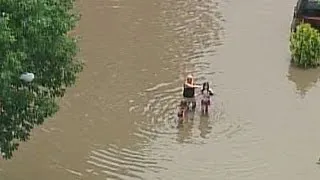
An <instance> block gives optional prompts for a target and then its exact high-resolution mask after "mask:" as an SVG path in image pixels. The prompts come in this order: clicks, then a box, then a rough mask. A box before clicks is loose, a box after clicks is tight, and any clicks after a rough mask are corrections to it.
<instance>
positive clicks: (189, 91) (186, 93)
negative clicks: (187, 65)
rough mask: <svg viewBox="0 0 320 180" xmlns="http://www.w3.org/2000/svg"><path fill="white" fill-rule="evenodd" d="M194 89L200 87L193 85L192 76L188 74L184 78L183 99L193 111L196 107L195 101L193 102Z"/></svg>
mask: <svg viewBox="0 0 320 180" xmlns="http://www.w3.org/2000/svg"><path fill="white" fill-rule="evenodd" d="M196 88H201V86H199V85H195V83H194V78H193V76H192V75H191V74H189V75H188V76H187V78H186V81H185V83H184V84H183V97H184V99H185V100H186V101H187V102H191V103H192V109H195V107H196V100H195V89H196Z"/></svg>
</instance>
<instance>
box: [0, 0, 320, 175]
mask: <svg viewBox="0 0 320 180" xmlns="http://www.w3.org/2000/svg"><path fill="white" fill-rule="evenodd" d="M295 3H296V1H295V0H283V1H275V0H260V1H255V0H242V1H231V0H229V1H225V2H223V3H221V2H220V1H216V0H162V1H160V0H148V1H147V0H130V1H123V0H104V1H103V0H90V1H87V0H79V1H78V7H79V9H80V11H81V13H82V20H81V22H80V25H79V27H78V29H77V31H78V33H79V34H80V35H81V36H82V40H81V44H80V46H81V48H82V51H81V54H80V57H81V58H83V59H84V60H85V61H86V68H85V71H84V72H83V73H82V74H81V76H80V79H79V81H78V83H77V85H76V87H74V88H73V89H70V90H69V91H68V94H67V96H66V97H65V98H64V99H63V100H62V101H61V110H60V111H59V113H58V114H57V115H56V116H55V117H54V118H53V119H50V120H48V121H47V122H46V123H45V124H44V125H42V126H40V127H39V128H37V129H35V130H34V132H33V136H32V138H31V140H30V141H28V142H26V143H22V144H21V146H20V149H19V150H18V151H17V152H16V153H15V154H14V157H13V159H11V160H9V161H4V160H1V161H0V179H4V180H57V179H61V180H73V179H83V180H102V179H108V180H109V179H116V180H131V179H132V180H133V179H143V180H154V179H159V180H160V179H161V180H171V179H172V180H173V179H174V180H176V179H184V180H194V179H201V180H212V179H220V180H222V179H228V180H229V179H236V180H250V179H252V180H257V179H259V180H269V179H273V180H284V179H290V180H301V179H317V178H319V177H320V165H317V164H316V162H317V159H318V158H319V156H320V143H319V137H320V128H319V127H320V121H319V116H320V111H319V106H320V88H319V86H318V83H317V81H318V78H319V77H320V70H318V69H314V70H309V71H303V70H299V69H297V68H294V67H292V66H290V56H289V51H288V42H289V27H290V21H291V17H292V10H293V7H294V4H295ZM188 73H193V74H194V75H195V76H196V78H197V79H196V80H197V82H199V83H201V82H204V81H206V80H207V81H209V82H210V83H211V85H212V88H213V89H214V91H215V92H216V96H215V97H214V98H213V101H214V104H213V107H212V109H210V113H209V116H207V117H206V116H201V115H200V113H199V110H197V111H196V112H195V113H194V114H189V116H188V120H187V121H186V122H184V124H183V126H180V127H177V123H176V112H175V110H176V107H177V104H178V103H179V100H180V98H181V85H182V83H183V78H184V77H185V76H186V74H188Z"/></svg>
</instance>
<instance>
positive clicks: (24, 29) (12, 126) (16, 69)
mask: <svg viewBox="0 0 320 180" xmlns="http://www.w3.org/2000/svg"><path fill="white" fill-rule="evenodd" d="M73 8H74V0H63V1H61V0H59V1H57V0H37V1H34V0H1V1H0V93H1V95H0V152H1V155H2V156H3V157H4V158H10V157H11V156H12V153H13V151H14V150H16V149H17V147H18V144H19V141H25V140H27V139H28V138H29V136H30V131H31V130H32V129H33V128H34V126H36V125H40V124H42V123H43V122H44V120H45V119H47V118H49V117H51V116H53V115H54V114H55V113H56V112H57V110H58V104H57V102H56V100H57V98H60V97H63V96H64V93H65V90H66V88H67V87H69V86H71V85H73V84H74V83H75V81H76V77H77V74H78V73H79V72H81V71H82V66H83V64H82V63H81V62H80V61H79V60H78V59H76V58H75V57H76V55H77V52H78V47H77V43H76V39H75V38H74V37H71V36H69V35H68V33H69V32H70V31H72V30H73V29H74V27H75V26H76V24H77V21H78V20H79V16H78V15H77V14H76V13H75V12H74V10H73ZM24 72H31V73H34V74H35V78H34V80H33V81H32V82H30V83H26V82H23V81H21V80H20V79H19V77H20V75H21V74H23V73H24Z"/></svg>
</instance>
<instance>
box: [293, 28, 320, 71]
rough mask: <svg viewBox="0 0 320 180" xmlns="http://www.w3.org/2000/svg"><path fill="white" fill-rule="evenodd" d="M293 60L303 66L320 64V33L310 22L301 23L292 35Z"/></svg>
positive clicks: (308, 66) (297, 64)
mask: <svg viewBox="0 0 320 180" xmlns="http://www.w3.org/2000/svg"><path fill="white" fill-rule="evenodd" d="M290 51H291V57H292V61H293V63H294V64H295V65H296V66H299V67H303V68H310V67H316V66H319V65H320V34H319V31H318V30H316V29H314V28H312V27H311V26H310V24H306V23H305V24H301V25H299V26H298V27H297V31H296V32H293V33H292V34H291V37H290Z"/></svg>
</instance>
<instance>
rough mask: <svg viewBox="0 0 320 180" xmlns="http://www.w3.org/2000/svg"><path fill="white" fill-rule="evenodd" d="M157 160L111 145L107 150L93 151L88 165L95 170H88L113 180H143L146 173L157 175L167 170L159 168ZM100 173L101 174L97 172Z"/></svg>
mask: <svg viewBox="0 0 320 180" xmlns="http://www.w3.org/2000/svg"><path fill="white" fill-rule="evenodd" d="M156 162H157V159H154V158H148V156H147V155H144V154H142V153H140V152H135V151H133V150H130V149H126V148H119V147H117V146H114V145H110V146H109V147H108V148H107V149H95V150H92V151H91V153H90V155H89V159H88V160H87V163H88V164H89V165H91V166H93V167H94V170H92V169H91V170H87V172H90V173H92V174H99V173H103V174H105V175H106V176H107V177H109V178H113V179H143V178H142V177H141V175H142V174H144V173H145V172H147V171H148V172H150V173H157V172H159V170H166V168H163V167H160V166H157V163H156ZM96 171H99V172H96Z"/></svg>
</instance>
